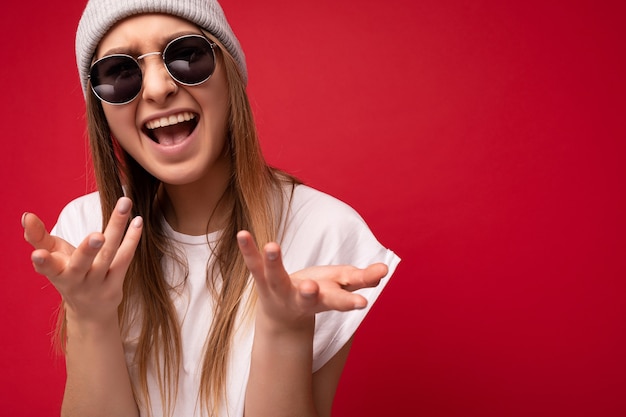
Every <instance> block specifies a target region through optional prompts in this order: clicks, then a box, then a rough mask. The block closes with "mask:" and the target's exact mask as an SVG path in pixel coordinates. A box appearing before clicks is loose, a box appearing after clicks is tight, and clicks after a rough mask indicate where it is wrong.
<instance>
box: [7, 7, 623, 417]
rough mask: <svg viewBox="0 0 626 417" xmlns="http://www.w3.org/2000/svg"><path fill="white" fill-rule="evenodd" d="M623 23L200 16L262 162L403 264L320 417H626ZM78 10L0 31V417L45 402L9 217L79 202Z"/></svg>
mask: <svg viewBox="0 0 626 417" xmlns="http://www.w3.org/2000/svg"><path fill="white" fill-rule="evenodd" d="M554 3H561V4H562V5H561V6H555V5H553V4H554ZM624 4H625V3H624V2H622V1H619V2H618V1H604V2H592V1H591V0H588V1H572V2H544V1H538V0H530V1H523V2H521V1H495V0H492V1H460V0H452V1H438V0H426V1H416V0H389V1H385V2H373V1H368V0H358V1H357V0H344V1H336V0H317V1H310V0H303V1H294V2H289V1H282V0H265V1H252V0H250V1H245V2H244V1H235V0H223V6H224V8H225V10H226V11H227V13H228V16H229V18H230V21H231V24H232V26H233V27H234V29H235V31H236V33H238V35H239V37H240V40H241V42H242V44H243V46H244V49H245V51H246V53H247V57H248V64H249V70H250V85H249V92H250V95H251V98H252V102H253V105H254V110H255V113H256V116H257V120H258V124H259V129H260V133H261V139H262V142H263V147H264V149H265V151H266V154H267V157H268V159H269V160H270V161H271V162H272V163H273V164H275V165H278V166H281V167H283V168H285V169H287V170H290V171H291V172H293V173H295V174H296V175H298V176H300V177H301V178H302V179H304V180H306V181H307V182H309V183H310V184H311V185H314V186H316V187H318V188H320V189H323V190H325V191H328V192H330V193H331V194H334V195H336V196H338V197H340V198H342V199H344V200H345V201H347V202H349V203H350V204H352V205H353V206H354V207H355V208H357V209H358V210H359V211H360V212H361V214H362V215H363V216H364V217H365V218H366V219H367V220H368V222H369V224H370V225H371V227H372V229H373V230H374V232H375V233H376V234H377V235H378V236H379V238H380V240H381V241H382V242H383V243H384V244H385V245H387V246H389V247H391V248H392V249H393V250H395V251H396V252H397V253H398V254H399V255H400V256H401V257H402V258H403V262H402V263H401V265H400V267H399V269H398V271H397V273H396V275H395V276H394V279H393V281H392V283H391V284H390V286H389V287H388V288H387V289H386V290H385V292H384V293H383V297H382V298H381V299H380V300H379V303H378V304H377V305H376V306H375V307H374V309H373V310H372V314H371V315H370V316H369V317H368V318H367V320H366V321H365V323H364V324H363V326H362V328H361V329H360V332H359V333H358V336H357V338H356V343H355V345H354V348H353V352H352V356H351V357H350V359H349V362H348V365H347V368H346V373H345V374H344V377H343V379H342V382H341V384H340V387H339V391H338V394H337V401H336V406H335V411H336V414H335V415H336V416H339V417H348V416H359V417H375V416H376V417H378V416H408V415H410V416H413V415H415V416H425V417H438V416H444V417H457V416H458V417H468V416H481V417H491V416H493V417H496V416H497V417H501V416H507V417H511V416H535V417H543V416H546V417H548V416H550V417H552V416H567V417H577V416H580V417H582V416H603V417H613V416H615V417H617V416H624V415H626V394H625V393H626V354H625V352H626V302H625V301H624V298H625V296H626V280H625V278H626V256H625V254H626V239H625V237H624V236H625V234H626V220H625V217H624V213H625V209H626V197H625V192H624V190H625V182H626V181H625V180H626V168H625V164H626V128H625V119H626V117H625V110H626V99H625V96H626V88H625V87H626V86H625V81H624V78H625V77H624V74H625V73H626V54H625V53H624V52H625V51H624V40H625V39H626V30H625V29H624V25H623V21H624V16H625V14H624V12H625V11H626V6H624ZM82 5H83V4H82V1H73V2H63V5H62V6H61V3H59V2H51V1H43V0H34V1H30V2H11V3H10V4H8V5H5V6H3V11H2V16H1V17H0V23H1V24H0V35H1V36H0V39H2V40H1V41H0V42H2V49H1V58H0V59H1V61H0V62H1V65H0V83H1V89H2V98H3V99H2V102H1V104H0V106H2V116H3V128H2V132H3V134H2V154H1V156H0V158H2V160H1V161H2V163H1V164H0V172H1V174H2V179H3V180H4V182H5V187H4V191H3V204H2V208H1V210H2V215H1V216H0V222H2V223H1V225H2V230H3V231H4V232H3V236H4V238H3V239H2V241H1V243H0V244H1V245H2V248H1V249H2V250H1V251H0V253H1V254H2V255H1V256H2V262H1V263H0V268H2V270H1V271H0V277H1V279H2V282H3V289H2V291H0V315H1V316H2V318H3V320H2V321H3V323H4V325H3V330H2V333H3V338H2V339H3V340H2V343H1V344H0V346H1V348H0V349H1V352H2V355H0V369H1V370H2V371H1V372H0V414H1V415H7V416H13V417H17V416H53V415H57V410H58V406H59V403H60V398H61V395H62V382H63V363H62V361H60V360H59V359H55V356H54V355H53V353H52V349H51V346H50V341H49V340H50V338H49V335H48V333H49V331H50V329H51V327H52V319H51V317H52V312H53V311H54V308H55V306H56V304H57V302H58V297H57V295H56V293H55V291H54V289H53V288H51V287H50V285H48V284H47V281H46V280H45V278H43V277H40V276H37V275H36V274H35V273H33V272H32V270H31V268H30V263H29V253H30V250H29V248H28V246H27V245H26V244H25V243H24V242H23V241H22V239H21V234H22V232H21V228H20V224H19V220H20V216H21V214H22V212H23V211H26V210H29V211H35V212H37V213H38V214H40V215H41V216H42V217H43V218H44V219H45V220H46V221H47V222H48V224H49V225H52V223H53V222H54V220H55V218H56V215H57V213H58V212H59V210H60V209H61V207H62V206H63V205H64V204H65V203H66V202H67V201H68V200H69V199H71V198H73V197H75V196H77V195H79V194H82V193H84V192H85V191H88V190H90V189H91V182H90V180H89V179H88V178H87V177H86V176H85V166H86V162H85V161H86V158H85V156H86V150H85V145H84V121H83V101H82V96H81V91H80V86H79V83H78V80H77V77H76V70H75V66H74V53H73V37H74V30H75V26H76V23H77V21H78V18H79V15H80V12H81V9H82Z"/></svg>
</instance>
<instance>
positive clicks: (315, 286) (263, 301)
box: [237, 231, 387, 327]
mask: <svg viewBox="0 0 626 417" xmlns="http://www.w3.org/2000/svg"><path fill="white" fill-rule="evenodd" d="M237 241H238V243H239V250H240V251H241V253H242V255H243V258H244V261H245V263H246V265H247V267H248V269H249V270H250V273H251V274H252V276H253V277H254V280H255V282H256V288H257V293H258V296H259V302H260V308H261V309H262V311H263V313H264V314H265V315H266V316H267V318H268V319H270V320H272V321H273V322H274V323H275V324H280V325H281V326H287V327H292V326H296V327H297V326H298V325H299V324H300V323H306V322H308V321H309V319H310V318H312V317H313V316H314V315H315V313H319V312H322V311H328V310H337V311H350V310H355V309H361V308H364V307H366V306H367V300H366V299H365V298H364V297H362V296H361V295H358V294H354V293H353V291H356V290H358V289H361V288H366V287H375V286H376V285H378V283H379V282H380V280H381V279H382V278H383V277H384V276H385V275H386V274H387V266H386V265H385V264H383V263H375V264H372V265H370V266H368V267H367V268H364V269H361V268H356V267H354V266H351V265H326V266H312V267H309V268H305V269H302V270H300V271H298V272H295V273H293V274H291V275H289V274H288V273H287V271H286V270H285V268H284V266H283V262H282V257H281V252H280V246H279V245H278V244H277V243H268V244H267V245H265V247H264V248H263V253H261V252H259V250H258V249H257V247H256V244H255V242H254V240H253V238H252V236H251V235H250V233H249V232H247V231H241V232H239V233H238V234H237Z"/></svg>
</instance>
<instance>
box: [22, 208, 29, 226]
mask: <svg viewBox="0 0 626 417" xmlns="http://www.w3.org/2000/svg"><path fill="white" fill-rule="evenodd" d="M27 214H28V212H27V211H25V212H24V214H22V227H26V215H27Z"/></svg>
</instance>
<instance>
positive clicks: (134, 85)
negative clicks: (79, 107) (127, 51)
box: [90, 55, 142, 104]
mask: <svg viewBox="0 0 626 417" xmlns="http://www.w3.org/2000/svg"><path fill="white" fill-rule="evenodd" d="M90 80H91V88H92V89H93V91H94V93H95V94H96V96H98V97H99V98H100V99H102V100H104V101H106V102H109V103H113V104H121V103H127V102H129V101H131V100H132V99H133V98H135V96H137V94H139V91H140V90H141V82H142V81H141V69H140V68H139V66H138V65H137V62H135V61H134V60H133V59H132V58H131V57H129V56H125V55H111V56H108V57H105V58H103V59H101V60H100V61H97V62H96V63H95V64H94V65H93V66H92V67H91V72H90Z"/></svg>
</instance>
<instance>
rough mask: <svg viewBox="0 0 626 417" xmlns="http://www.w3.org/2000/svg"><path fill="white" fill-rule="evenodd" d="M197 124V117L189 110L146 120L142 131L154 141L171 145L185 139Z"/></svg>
mask: <svg viewBox="0 0 626 417" xmlns="http://www.w3.org/2000/svg"><path fill="white" fill-rule="evenodd" d="M197 125H198V118H197V117H196V115H195V114H193V113H190V112H182V113H178V114H173V115H170V116H167V117H161V118H160V119H154V120H150V121H149V122H147V123H146V124H145V125H144V127H143V131H144V133H145V134H146V135H147V136H148V137H149V138H150V139H152V140H153V141H154V142H156V143H158V144H160V145H165V146H171V145H176V144H177V143H180V142H182V141H183V140H185V139H186V138H187V137H188V136H189V135H190V134H191V132H193V130H194V129H195V128H196V126H197Z"/></svg>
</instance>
